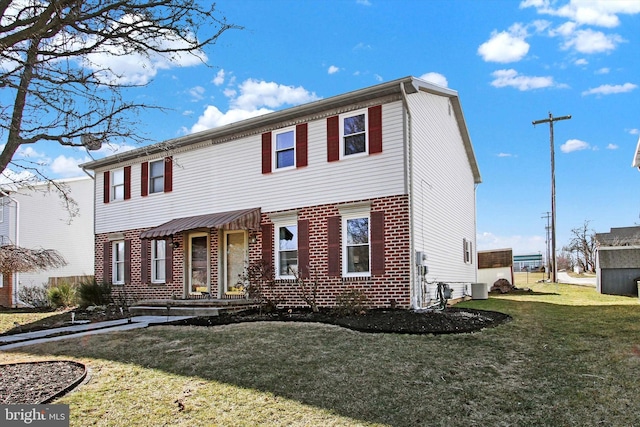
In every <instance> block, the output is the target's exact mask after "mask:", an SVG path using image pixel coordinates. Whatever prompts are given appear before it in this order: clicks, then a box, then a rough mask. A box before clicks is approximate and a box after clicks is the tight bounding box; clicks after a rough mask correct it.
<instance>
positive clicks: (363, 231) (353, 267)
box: [342, 215, 371, 276]
mask: <svg viewBox="0 0 640 427" xmlns="http://www.w3.org/2000/svg"><path fill="white" fill-rule="evenodd" d="M342 229H343V233H344V237H343V240H342V242H343V259H344V260H345V262H344V271H343V274H344V275H345V276H362V275H368V274H369V273H370V271H371V269H370V266H369V254H370V251H369V241H370V237H369V216H368V215H367V216H364V215H363V216H360V215H353V216H347V217H343V222H342Z"/></svg>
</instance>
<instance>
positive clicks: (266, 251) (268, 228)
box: [261, 224, 273, 274]
mask: <svg viewBox="0 0 640 427" xmlns="http://www.w3.org/2000/svg"><path fill="white" fill-rule="evenodd" d="M261 231H262V262H263V263H264V266H265V267H266V268H268V269H269V271H270V272H271V274H273V224H262V226H261Z"/></svg>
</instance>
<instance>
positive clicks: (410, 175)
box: [81, 77, 481, 307]
mask: <svg viewBox="0 0 640 427" xmlns="http://www.w3.org/2000/svg"><path fill="white" fill-rule="evenodd" d="M81 166H82V167H83V168H84V169H85V170H91V171H93V172H94V173H95V198H96V200H95V203H96V207H95V208H96V210H95V233H96V236H95V237H96V258H95V262H96V265H95V267H96V268H95V271H96V279H97V280H98V281H105V282H110V283H112V284H114V286H116V289H118V287H120V289H121V290H124V291H125V293H126V295H127V296H129V297H130V298H132V299H136V300H139V299H147V298H160V299H162V298H172V297H175V298H189V297H192V296H198V295H202V294H204V295H210V296H212V297H214V298H230V297H236V296H238V295H242V293H243V288H242V283H241V281H239V278H240V277H241V276H242V275H243V271H244V270H245V268H246V266H247V265H248V264H255V263H258V262H260V261H261V260H262V261H264V262H265V263H266V264H268V265H270V266H272V267H273V269H274V272H275V291H276V292H277V293H278V294H279V295H280V296H281V297H283V298H284V301H283V304H285V305H289V306H295V305H304V302H303V301H302V299H301V298H300V291H299V288H298V286H297V285H296V282H295V275H294V273H293V272H296V271H297V274H298V275H300V276H301V277H302V278H304V279H305V280H307V281H311V282H317V290H318V297H317V301H318V303H319V304H320V305H329V306H330V305H334V304H335V300H336V296H338V295H339V294H340V293H341V292H343V291H345V290H348V289H356V290H360V291H363V292H365V294H366V295H367V296H368V298H369V300H370V301H371V303H372V304H373V305H374V306H389V305H396V306H398V307H409V306H414V307H419V306H422V305H424V304H425V303H426V302H427V300H428V299H429V297H430V295H428V294H427V293H431V295H433V292H434V290H433V286H428V283H433V281H436V280H437V281H445V282H449V283H451V286H452V288H453V290H454V295H453V297H454V298H456V297H462V296H463V295H467V294H468V285H469V284H470V283H473V282H476V275H477V268H476V263H475V259H476V257H475V255H474V250H475V236H476V218H475V211H476V200H475V197H476V194H475V188H476V186H477V184H479V183H480V182H481V179H480V173H479V170H478V166H477V164H476V158H475V155H474V152H473V148H472V145H471V140H470V137H469V133H468V130H467V127H466V123H465V119H464V116H463V113H462V108H461V106H460V100H459V98H458V94H457V92H455V91H453V90H450V89H447V88H442V87H439V86H436V85H433V84H431V83H427V82H425V81H422V80H419V79H415V78H412V77H406V78H403V79H399V80H395V81H391V82H388V83H383V84H380V85H377V86H373V87H369V88H366V89H362V90H357V91H354V92H350V93H346V94H343V95H339V96H335V97H331V98H327V99H323V100H320V101H316V102H312V103H309V104H305V105H301V106H297V107H293V108H290V109H286V110H282V111H278V112H274V113H270V114H267V115H263V116H260V117H256V118H252V119H248V120H244V121H241V122H237V123H233V124H230V125H226V126H222V127H219V128H215V129H211V130H208V131H204V132H200V133H196V134H192V135H188V136H184V137H181V138H177V139H173V140H169V141H166V142H163V143H159V144H155V145H152V146H148V147H143V148H140V149H136V150H133V151H128V152H125V153H122V154H118V155H116V156H111V157H107V158H104V159H101V160H96V161H93V162H90V163H87V164H84V165H81ZM418 254H419V255H420V256H418ZM423 255H424V256H423ZM425 263H426V264H427V266H428V274H427V275H426V276H423V275H422V274H421V272H423V271H424V270H423V268H422V265H423V264H425Z"/></svg>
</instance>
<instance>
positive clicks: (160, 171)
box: [149, 159, 165, 193]
mask: <svg viewBox="0 0 640 427" xmlns="http://www.w3.org/2000/svg"><path fill="white" fill-rule="evenodd" d="M164 163H165V161H164V159H162V160H156V161H155V162H149V193H162V192H163V191H164Z"/></svg>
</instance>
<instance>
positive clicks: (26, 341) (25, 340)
mask: <svg viewBox="0 0 640 427" xmlns="http://www.w3.org/2000/svg"><path fill="white" fill-rule="evenodd" d="M189 317H192V316H135V317H132V318H131V319H118V320H108V321H104V322H95V323H77V324H74V325H69V326H63V327H60V328H53V329H44V330H42V331H34V332H25V333H23V334H14V335H6V336H1V337H0V351H2V350H11V349H14V348H18V347H24V346H26V345H32V344H40V343H43V342H51V341H58V340H66V339H69V338H80V337H84V336H87V335H95V334H104V333H107V332H117V331H128V330H130V329H140V328H146V327H147V326H149V325H150V324H161V323H168V322H173V321H175V320H182V319H187V318H189Z"/></svg>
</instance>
